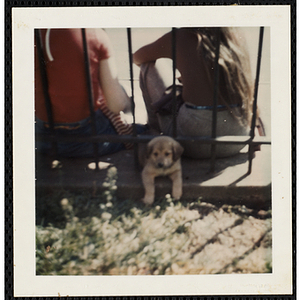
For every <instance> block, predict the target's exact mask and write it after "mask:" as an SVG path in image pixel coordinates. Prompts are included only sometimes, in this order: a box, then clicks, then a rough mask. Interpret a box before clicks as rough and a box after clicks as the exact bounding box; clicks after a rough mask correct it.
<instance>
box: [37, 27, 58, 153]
mask: <svg viewBox="0 0 300 300" xmlns="http://www.w3.org/2000/svg"><path fill="white" fill-rule="evenodd" d="M34 33H35V39H36V48H37V55H38V61H39V65H40V74H41V80H42V86H43V94H44V99H45V106H46V111H47V117H48V123H49V127H50V132H51V134H52V135H54V134H55V131H54V120H53V111H52V104H51V99H50V95H49V90H48V76H47V70H46V62H45V57H44V53H43V45H42V36H41V31H40V29H35V31H34ZM52 152H53V155H54V156H57V142H52Z"/></svg>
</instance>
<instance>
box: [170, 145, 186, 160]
mask: <svg viewBox="0 0 300 300" xmlns="http://www.w3.org/2000/svg"><path fill="white" fill-rule="evenodd" d="M172 148H173V149H172V150H173V160H174V161H176V160H178V159H179V158H180V156H181V155H182V153H183V150H184V149H183V147H182V146H181V145H180V144H179V143H178V142H177V141H173V145H172Z"/></svg>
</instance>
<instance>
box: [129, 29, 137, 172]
mask: <svg viewBox="0 0 300 300" xmlns="http://www.w3.org/2000/svg"><path fill="white" fill-rule="evenodd" d="M127 40H128V55H129V72H130V86H131V97H130V99H131V112H132V118H133V124H132V126H133V128H132V129H133V136H137V132H136V123H135V103H134V84H133V59H132V39H131V28H127ZM133 151H134V162H135V165H136V167H138V166H139V163H138V144H137V143H134V148H133Z"/></svg>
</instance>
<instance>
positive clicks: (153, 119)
mask: <svg viewBox="0 0 300 300" xmlns="http://www.w3.org/2000/svg"><path fill="white" fill-rule="evenodd" d="M172 84H173V75H172V61H171V60H170V59H159V60H157V61H156V62H155V63H154V62H151V63H145V64H142V65H141V72H140V87H141V90H142V93H143V98H144V101H145V106H146V109H147V113H148V124H149V126H150V128H153V129H155V130H157V131H162V128H161V126H160V122H159V120H158V117H157V114H156V113H155V111H154V109H153V107H152V104H153V103H155V102H156V101H159V100H160V99H161V97H162V95H163V93H164V92H165V90H166V88H167V87H169V86H170V85H172Z"/></svg>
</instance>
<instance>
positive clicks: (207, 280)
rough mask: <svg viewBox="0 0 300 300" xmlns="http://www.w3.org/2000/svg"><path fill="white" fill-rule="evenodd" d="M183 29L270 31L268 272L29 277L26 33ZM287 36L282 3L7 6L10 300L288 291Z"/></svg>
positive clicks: (30, 95)
mask: <svg viewBox="0 0 300 300" xmlns="http://www.w3.org/2000/svg"><path fill="white" fill-rule="evenodd" d="M145 16H151V18H149V17H146V18H145ZM166 16H167V18H166ZM189 26H240V27H243V26H245V27H254V26H255V27H258V26H268V27H270V32H271V99H272V100H271V116H272V119H271V127H272V136H271V140H272V229H273V247H272V249H273V250H272V251H273V272H272V273H271V274H241V275H234V274H232V275H231V274H230V275H228V274H227V275H182V276H181V275H171V276H167V275H163V276H36V275H35V160H34V64H33V61H34V52H33V49H34V48H33V45H34V29H35V28H119V27H120V28H126V27H131V28H134V27H137V28H141V27H189ZM290 36H291V33H290V6H289V5H279V6H270V5H268V6H213V7H212V6H182V7H178V6H168V7H72V8H62V7H57V8H50V7H46V8H13V9H12V41H13V44H12V46H13V60H12V63H13V173H14V178H13V188H14V191H13V193H14V199H13V200H14V231H13V232H14V296H15V297H17V296H18V297H20V296H26V297H27V296H31V297H37V296H58V295H60V296H151V295H153V296H154V295H156V296H167V295H168V296H169V295H177V296H179V295H186V296H187V295H256V294H259V295H271V294H276V295H278V294H292V291H293V286H292V280H293V279H292V190H291V189H292V181H291V159H292V158H291V56H290V53H291V52H290V49H291V45H290Z"/></svg>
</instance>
